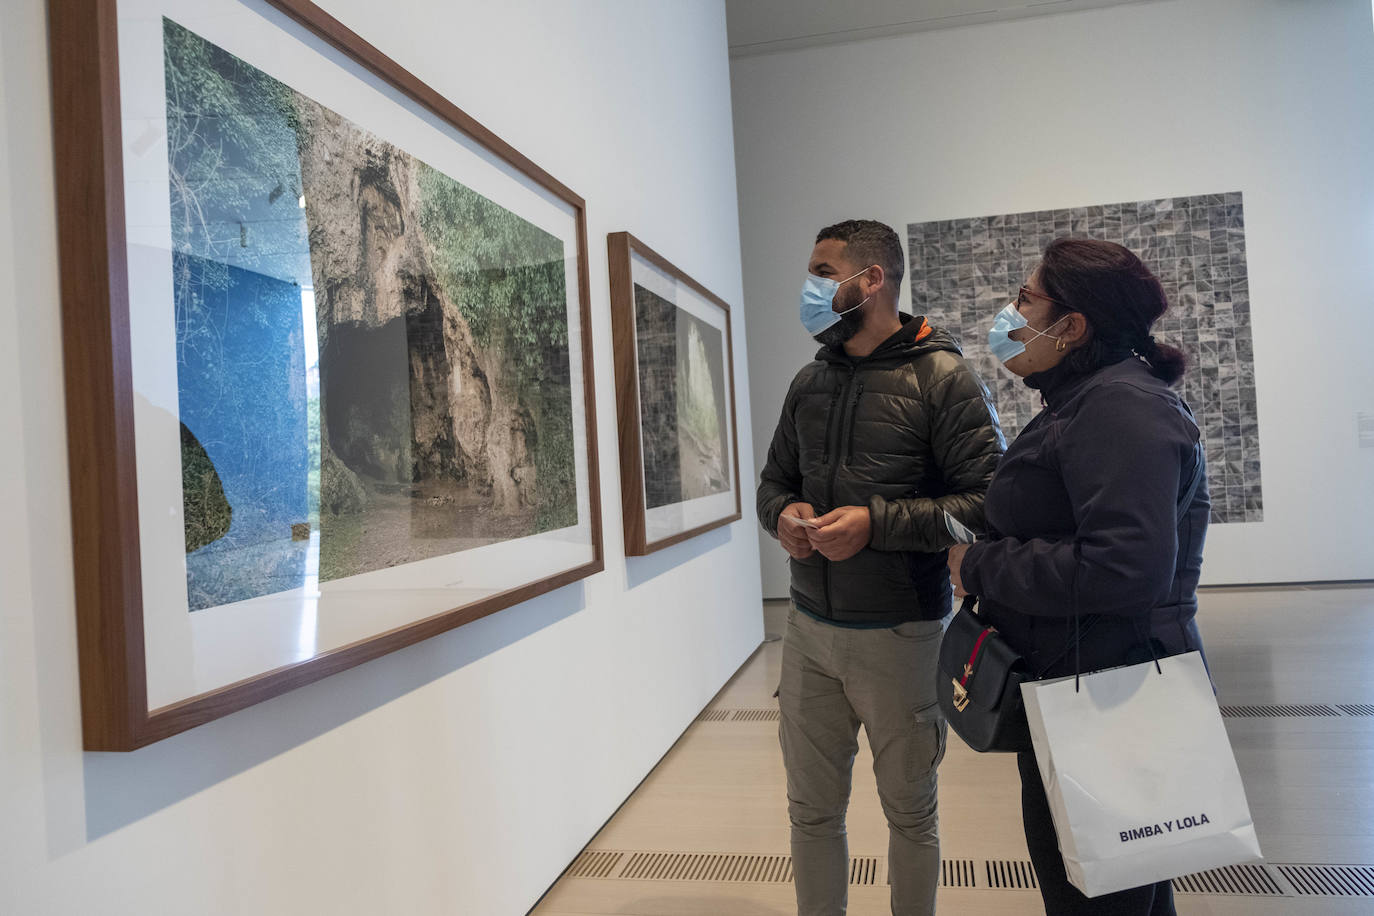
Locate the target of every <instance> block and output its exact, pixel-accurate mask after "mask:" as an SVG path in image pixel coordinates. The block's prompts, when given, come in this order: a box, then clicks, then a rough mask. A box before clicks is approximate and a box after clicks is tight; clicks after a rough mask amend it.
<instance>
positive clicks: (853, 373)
mask: <svg viewBox="0 0 1374 916" xmlns="http://www.w3.org/2000/svg"><path fill="white" fill-rule="evenodd" d="M858 373H859V370H858V369H857V368H855V367H854V366H850V367H849V379H848V380H847V381H845V383H844V387H843V388H841V389H840V391H839V392H838V397H837V398H836V399H835V400H836V401H842V400H844V398H845V397H846V395H848V393H849V389H850V388H851V387H853V385H854V380H855V379H856V378H857V377H858ZM855 400H856V401H857V400H858V399H857V398H856V399H855ZM831 403H832V404H833V403H835V401H832V402H831ZM848 418H849V405H848V404H846V405H845V406H844V409H843V411H842V412H841V413H840V424H839V429H838V430H837V433H838V435H837V441H836V442H835V460H834V461H833V462H831V465H830V486H829V487H828V488H827V489H826V494H825V498H826V510H827V511H831V510H833V509H834V508H835V480H836V479H837V478H838V477H839V476H840V462H841V459H842V458H843V455H841V454H840V452H841V449H843V448H844V442H843V435H844V429H845V421H846V420H848ZM829 438H830V437H829V435H827V436H826V440H827V441H826V457H827V458H828V457H829V455H830V442H829ZM822 559H823V560H824V562H823V563H822V564H821V569H822V572H823V573H824V579H825V612H826V616H827V617H833V616H834V614H835V602H834V599H833V598H832V597H831V595H830V561H829V560H825V558H824V557H822Z"/></svg>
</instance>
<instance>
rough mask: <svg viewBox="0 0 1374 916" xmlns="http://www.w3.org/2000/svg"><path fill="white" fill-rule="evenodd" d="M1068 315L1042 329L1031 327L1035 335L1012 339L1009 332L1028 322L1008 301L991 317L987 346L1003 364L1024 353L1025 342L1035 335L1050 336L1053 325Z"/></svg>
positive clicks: (1024, 325)
mask: <svg viewBox="0 0 1374 916" xmlns="http://www.w3.org/2000/svg"><path fill="white" fill-rule="evenodd" d="M1068 317H1069V316H1068V315H1064V316H1062V317H1060V319H1059V321H1056V322H1055V323H1054V324H1052V325H1050V326H1049V327H1048V328H1045V330H1043V331H1035V328H1031V330H1032V331H1035V337H1032V338H1031V339H1030V340H1013V339H1012V337H1011V332H1012V331H1015V330H1019V329H1020V328H1027V327H1030V323H1029V322H1028V321H1026V316H1025V315H1022V314H1021V311H1020V310H1019V309H1018V308H1017V307H1016V303H1015V302H1009V303H1007V307H1006V308H1004V309H1002V311H1000V312H998V313H997V317H996V318H995V319H993V322H992V328H991V329H989V330H988V348H989V349H991V350H992V355H993V356H995V357H997V359H998V361H999V362H1001V364H1002V365H1004V366H1005V365H1006V364H1007V363H1008V362H1010V361H1011V360H1013V359H1015V358H1016V357H1018V356H1020V355H1021V354H1022V353H1025V352H1026V344H1028V343H1030V342H1031V340H1035V338H1036V337H1050V331H1051V330H1053V329H1054V325H1055V324H1059V322H1060V321H1063V320H1064V319H1065V318H1068ZM1062 339H1063V338H1060V337H1050V340H1055V341H1059V340H1062Z"/></svg>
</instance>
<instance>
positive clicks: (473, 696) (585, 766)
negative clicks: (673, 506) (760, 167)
mask: <svg viewBox="0 0 1374 916" xmlns="http://www.w3.org/2000/svg"><path fill="white" fill-rule="evenodd" d="M224 2H226V3H239V2H240V0H224ZM243 2H246V3H247V5H248V6H249V7H251V8H253V9H256V10H258V11H260V12H261V14H262V15H264V16H269V15H271V13H270V11H269V10H268V9H267V8H266V7H265V5H263V4H259V3H257V2H256V0H243ZM321 6H323V7H324V8H325V10H326V11H327V12H328V13H330V14H332V15H333V16H335V17H337V18H338V19H339V20H340V21H342V22H343V23H344V24H345V25H347V26H348V27H350V28H351V29H353V30H354V31H356V32H358V33H359V34H360V35H361V36H363V38H365V39H366V40H367V41H369V42H370V43H372V44H373V45H375V46H376V47H377V48H379V49H380V50H381V51H383V52H384V53H386V54H388V55H390V56H391V57H392V58H394V59H395V60H396V61H397V62H398V63H400V64H401V65H402V66H404V67H406V68H407V69H409V70H410V71H411V72H413V73H414V74H415V75H416V76H417V77H418V78H419V79H421V80H423V81H424V82H426V83H428V84H429V85H430V86H431V87H433V88H434V89H435V90H437V91H438V92H439V93H440V94H442V95H444V96H445V97H446V98H447V99H448V100H449V101H451V102H453V103H454V104H456V105H458V106H459V107H460V108H462V109H463V110H464V111H465V112H466V113H467V114H468V115H471V116H472V117H473V118H475V119H476V120H477V121H479V122H480V123H482V124H483V125H484V126H485V127H487V128H489V129H490V130H492V131H493V132H494V133H496V134H497V135H498V136H500V137H501V138H502V139H503V140H505V141H507V142H509V143H510V144H511V145H512V146H513V147H515V148H516V149H517V150H518V151H519V152H520V153H522V154H523V155H525V156H527V157H528V158H529V159H531V160H532V161H533V162H535V163H536V164H537V165H539V166H540V167H542V168H544V169H546V170H547V171H548V172H550V173H551V174H552V175H553V176H554V177H555V178H557V179H558V180H559V181H561V182H563V183H565V184H566V185H567V186H568V187H570V188H571V189H573V190H574V191H575V192H576V193H577V194H579V195H581V196H582V197H583V198H584V199H585V200H586V203H587V208H586V213H587V230H588V254H589V262H588V267H589V275H590V293H591V311H592V344H593V352H594V354H595V385H596V411H597V414H596V426H595V432H596V437H597V441H598V447H599V454H600V462H601V467H600V492H601V510H602V516H603V524H604V540H605V558H606V570H605V572H602V573H599V574H597V575H595V576H593V577H591V578H589V579H586V580H583V581H581V582H578V583H575V584H574V585H571V586H568V587H566V588H563V589H560V590H558V591H556V592H553V593H551V594H548V595H545V596H543V597H541V598H538V599H536V600H534V601H531V602H528V603H526V604H522V605H518V606H516V607H512V608H509V609H507V610H504V611H500V612H498V613H496V614H494V615H492V616H490V617H486V618H483V619H481V620H478V621H476V622H474V623H471V624H468V625H465V626H463V627H459V628H458V629H456V630H452V631H450V632H448V633H444V634H442V635H440V636H437V637H434V638H432V639H429V640H427V641H425V642H422V643H419V644H417V645H414V646H411V647H409V648H407V649H403V650H401V651H399V652H395V653H393V654H391V655H388V656H385V657H382V658H379V659H376V660H374V661H371V662H368V663H366V664H363V665H361V666H360V667H357V668H354V669H352V670H349V671H346V672H343V673H342V674H338V675H334V676H332V677H328V678H325V679H324V680H322V681H319V682H317V683H314V684H311V685H309V686H307V687H304V688H301V689H298V690H295V691H292V692H290V693H287V694H285V695H283V696H280V697H277V698H275V699H272V700H269V701H267V702H264V703H261V704H259V705H257V706H253V707H250V708H248V709H246V710H244V711H242V712H238V713H235V714H233V715H230V716H227V717H225V718H223V719H220V720H217V721H214V722H211V723H209V724H207V725H203V726H201V727H199V728H195V729H192V730H191V731H189V732H186V733H183V734H180V735H176V736H174V737H172V738H168V739H166V740H164V741H160V742H158V743H156V744H153V745H151V746H149V747H146V748H143V749H141V750H139V751H135V752H132V753H127V754H93V753H83V752H82V751H81V723H80V701H79V693H78V681H77V652H76V627H75V611H74V606H73V602H74V597H73V585H72V566H71V564H72V547H71V540H72V522H71V520H70V502H69V498H68V489H67V452H66V422H65V417H64V413H63V407H62V403H63V382H62V379H63V371H62V370H63V367H62V358H61V339H62V338H61V326H60V314H59V311H58V277H59V273H58V270H59V267H58V262H57V230H56V212H55V190H54V188H55V180H56V179H55V176H54V167H53V141H52V104H53V101H52V98H51V92H50V90H49V88H48V86H49V77H48V74H49V53H48V42H47V38H48V35H47V12H46V4H45V2H44V0H15V2H9V3H6V4H5V5H4V10H3V13H0V213H3V214H4V216H3V217H0V374H2V376H3V381H2V382H0V431H3V435H4V439H5V443H6V448H5V449H3V450H0V518H3V519H4V522H5V524H4V525H0V819H3V821H4V823H5V825H6V826H5V829H4V830H3V831H0V912H3V913H7V914H8V913H15V914H20V913H24V914H28V913H51V914H68V913H70V914H76V913H89V912H100V913H104V914H123V913H128V914H133V913H148V912H176V913H191V912H194V913H197V914H238V913H255V914H258V913H262V914H273V913H298V912H312V913H313V912H326V911H327V912H337V913H388V912H396V913H401V912H404V913H415V914H423V913H436V914H437V913H481V914H484V916H485V914H516V913H523V912H525V911H526V910H527V909H528V908H529V907H530V906H532V905H533V903H534V902H535V900H536V899H537V898H538V897H539V895H540V894H541V893H542V892H543V891H544V890H545V889H546V888H547V887H548V886H549V885H550V884H551V883H552V882H553V881H554V880H555V879H556V878H557V876H558V875H559V873H560V872H561V871H562V869H563V868H564V867H565V866H566V865H567V864H568V863H569V862H571V861H572V859H573V857H574V856H575V855H576V854H577V852H578V851H579V850H580V849H581V847H582V846H583V845H584V844H585V843H586V842H587V841H588V840H590V839H591V837H592V836H593V835H594V833H595V832H596V830H597V829H599V827H600V826H601V825H602V823H603V822H604V821H605V820H606V819H607V818H608V817H610V815H611V814H612V812H613V811H614V810H615V808H616V807H617V806H618V805H619V804H620V803H621V802H622V801H623V800H624V799H625V798H626V797H627V796H628V795H629V793H630V792H631V791H632V790H633V788H634V787H635V786H636V785H637V784H638V782H639V781H640V780H641V779H642V778H643V777H644V776H645V775H646V774H647V773H648V771H649V770H650V769H651V768H652V767H653V766H654V764H655V763H656V762H657V761H658V760H659V758H660V757H661V756H662V755H663V754H664V753H665V752H666V751H667V750H668V748H669V747H670V746H671V744H672V743H673V741H674V740H675V739H676V738H677V737H678V735H679V734H680V733H681V732H682V731H683V730H684V729H685V728H686V727H687V725H688V724H689V723H690V722H691V721H692V719H693V718H694V717H695V715H696V714H697V713H698V712H699V711H700V709H701V708H702V707H703V706H704V705H705V704H706V703H707V702H708V701H709V700H710V698H711V696H712V695H713V694H714V693H715V692H716V691H717V690H718V689H719V688H720V686H721V685H722V684H723V683H724V682H725V681H726V679H728V677H729V676H730V675H731V674H732V673H733V672H734V671H735V670H736V669H737V668H738V666H739V665H740V664H741V663H742V662H743V661H744V660H745V658H747V657H748V656H749V654H750V653H751V652H752V651H753V650H754V649H755V647H756V646H757V645H758V643H759V641H760V640H761V638H762V635H763V634H762V626H761V617H760V614H759V598H760V585H759V573H758V569H759V563H758V553H757V544H758V542H757V540H756V538H755V535H754V526H753V521H752V518H753V516H752V511H750V507H751V506H752V503H753V483H752V474H751V473H750V469H751V468H752V467H753V465H754V457H753V454H752V448H751V440H750V436H749V434H748V430H749V429H750V428H751V422H752V421H751V415H750V410H749V398H748V391H749V380H748V373H747V370H746V357H745V354H746V345H747V334H748V331H747V327H748V324H749V320H748V318H749V316H748V309H747V308H746V305H745V302H744V298H743V295H742V290H741V285H740V279H739V278H740V254H739V252H740V247H739V237H738V210H737V192H736V184H735V159H734V149H733V140H732V124H731V117H730V104H731V100H730V87H729V68H728V60H727V57H726V36H725V16H724V10H723V7H722V6H721V5H720V4H718V3H709V4H674V5H669V4H653V5H648V4H637V3H631V2H612V0H605V2H599V0H598V2H585V3H579V4H577V5H576V6H575V7H571V6H570V7H567V8H564V7H563V6H560V5H556V4H555V5H551V4H545V3H538V2H534V0H526V2H516V3H511V4H502V5H500V6H499V7H497V6H492V5H485V6H484V5H480V4H461V5H460V4H445V3H438V2H433V0H401V2H398V3H393V4H387V5H385V6H378V5H377V4H374V3H368V2H363V0H326V2H322V3H321ZM620 230H629V231H631V232H634V233H635V234H636V235H637V236H639V237H640V238H642V239H644V240H645V242H647V243H648V244H651V245H653V246H654V248H655V249H656V250H658V251H661V252H663V253H664V254H665V255H668V256H670V257H671V258H672V260H673V261H674V262H675V263H676V264H678V265H680V266H681V267H682V268H683V269H684V270H686V271H689V272H690V273H691V275H692V276H693V277H694V278H696V279H698V280H700V281H701V282H702V283H703V284H704V285H706V286H707V287H709V288H710V289H711V290H712V291H713V292H714V293H717V294H718V295H720V296H721V297H722V298H723V299H724V300H726V301H727V302H729V303H730V304H731V306H732V309H733V311H732V316H733V321H734V325H733V332H734V339H735V341H736V346H735V352H734V365H733V367H732V368H733V372H734V380H735V387H736V391H737V395H736V405H737V409H738V413H739V426H740V437H739V441H740V456H739V458H740V466H741V471H742V478H743V479H742V481H741V483H742V488H741V489H742V493H741V496H742V499H743V502H744V506H745V509H746V511H745V518H744V519H743V520H741V521H739V522H735V523H733V524H731V525H729V526H727V527H723V528H719V529H716V530H713V531H710V532H708V533H706V534H704V535H702V536H700V537H698V538H695V539H692V540H690V541H687V542H685V543H682V544H677V545H675V546H673V547H670V548H668V549H665V550H663V551H660V552H658V553H656V554H654V555H652V556H649V557H641V558H633V559H628V560H627V559H626V558H625V556H624V552H623V549H622V548H623V544H622V540H623V539H622V534H621V525H620V518H621V516H620V499H619V468H618V466H617V461H616V455H617V448H616V411H615V398H614V391H615V380H614V373H613V367H612V360H611V327H610V310H609V302H608V273H607V258H606V245H605V239H606V235H607V234H608V233H610V232H614V231H620Z"/></svg>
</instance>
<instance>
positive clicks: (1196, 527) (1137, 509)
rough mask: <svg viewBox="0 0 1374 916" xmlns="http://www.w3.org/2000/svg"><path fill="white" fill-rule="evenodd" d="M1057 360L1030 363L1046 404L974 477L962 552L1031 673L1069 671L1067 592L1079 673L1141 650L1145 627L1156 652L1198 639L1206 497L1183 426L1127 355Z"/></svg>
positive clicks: (1171, 397) (1179, 411)
mask: <svg viewBox="0 0 1374 916" xmlns="http://www.w3.org/2000/svg"><path fill="white" fill-rule="evenodd" d="M1062 367H1063V364H1061V367H1056V369H1055V370H1051V371H1049V372H1047V373H1043V374H1042V378H1044V379H1045V381H1044V386H1043V387H1042V390H1041V394H1042V395H1043V396H1044V398H1045V401H1046V405H1047V406H1046V407H1045V409H1044V410H1043V411H1041V412H1040V413H1039V414H1038V415H1037V416H1036V417H1035V418H1034V419H1033V420H1031V422H1030V423H1028V424H1027V425H1026V427H1025V429H1024V430H1022V432H1021V435H1020V436H1018V437H1017V439H1016V441H1015V442H1013V443H1012V445H1011V446H1010V448H1008V449H1007V453H1006V456H1005V457H1004V458H1003V459H1002V463H1001V465H1000V466H999V467H998V470H997V473H996V475H995V476H994V477H993V480H992V483H991V485H990V486H989V488H988V493H987V502H986V512H987V521H988V525H989V530H990V535H989V539H988V540H986V541H980V542H979V543H977V544H975V545H973V546H972V547H971V548H970V549H969V551H968V553H967V554H966V555H965V556H964V560H963V563H962V565H961V566H960V574H961V576H962V578H963V584H964V589H965V590H966V591H968V592H969V593H970V594H975V595H978V596H979V598H980V599H981V600H980V604H981V608H982V613H983V614H984V615H985V616H986V617H987V618H988V620H989V622H990V623H991V624H992V625H993V626H995V627H997V628H998V630H1000V631H1001V632H1002V634H1003V635H1004V637H1005V638H1006V639H1007V641H1008V642H1009V643H1010V645H1011V646H1012V647H1014V648H1016V649H1017V650H1019V651H1020V652H1021V653H1022V655H1023V656H1025V658H1026V659H1027V661H1028V662H1029V663H1030V666H1031V668H1032V669H1033V671H1035V673H1036V674H1037V675H1038V676H1041V677H1056V676H1060V675H1065V674H1073V673H1074V665H1075V662H1074V651H1073V638H1072V637H1073V613H1074V607H1075V599H1076V600H1077V607H1078V608H1079V610H1080V612H1081V614H1082V615H1083V616H1082V618H1081V620H1082V627H1081V629H1080V645H1079V652H1080V653H1081V665H1082V671H1085V672H1087V671H1094V670H1098V669H1101V668H1109V667H1113V666H1116V665H1122V664H1132V663H1136V662H1140V661H1144V660H1148V659H1149V658H1150V644H1149V642H1148V641H1147V640H1148V639H1149V638H1153V639H1154V640H1156V642H1155V645H1154V648H1155V651H1156V652H1158V653H1159V654H1160V655H1161V656H1163V655H1175V654H1178V653H1181V652H1187V651H1191V650H1193V649H1199V650H1200V649H1201V648H1202V643H1201V639H1200V638H1199V636H1198V631H1197V626H1196V623H1195V621H1194V617H1195V615H1196V614H1197V593H1196V589H1197V583H1198V576H1199V574H1200V571H1201V569H1202V546H1203V541H1204V539H1205V538H1206V535H1207V521H1208V517H1209V515H1210V512H1211V499H1210V497H1209V496H1208V494H1207V486H1206V479H1205V466H1201V465H1204V462H1205V459H1204V456H1203V450H1202V449H1201V448H1199V447H1198V441H1199V436H1200V433H1199V430H1198V427H1197V424H1196V422H1195V421H1194V420H1193V417H1192V415H1191V414H1190V413H1189V411H1188V408H1187V406H1186V405H1185V404H1184V403H1183V400H1182V399H1181V398H1180V397H1179V396H1178V394H1177V393H1176V392H1175V391H1174V390H1173V389H1172V388H1170V387H1169V386H1168V385H1166V384H1165V383H1164V382H1163V381H1161V380H1160V379H1158V378H1156V377H1155V376H1154V375H1153V374H1151V372H1150V369H1149V367H1148V366H1147V365H1145V363H1143V362H1142V361H1141V360H1139V359H1137V358H1135V357H1130V358H1127V359H1125V360H1123V361H1121V362H1119V363H1116V364H1114V365H1111V366H1107V367H1104V368H1102V369H1098V370H1097V371H1095V372H1093V373H1091V374H1088V375H1078V376H1067V377H1066V375H1065V373H1064V372H1063V371H1062ZM1195 469H1196V470H1198V471H1199V472H1200V473H1202V474H1203V475H1204V476H1203V479H1202V480H1201V482H1200V483H1199V485H1198V487H1197V491H1196V494H1195V495H1194V496H1193V498H1192V500H1191V503H1190V504H1189V505H1188V506H1187V508H1186V509H1185V510H1184V511H1183V512H1181V513H1180V512H1179V500H1180V499H1181V498H1182V497H1183V496H1184V495H1185V494H1186V491H1187V487H1188V486H1189V485H1190V483H1192V481H1193V480H1194V477H1193V472H1194V470H1195ZM1180 516H1181V517H1180Z"/></svg>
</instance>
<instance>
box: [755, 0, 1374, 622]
mask: <svg viewBox="0 0 1374 916" xmlns="http://www.w3.org/2000/svg"><path fill="white" fill-rule="evenodd" d="M1370 15H1371V10H1370V4H1369V3H1368V2H1367V0H1306V2H1302V3H1294V2H1291V0H1151V2H1143V3H1136V4H1127V5H1124V6H1119V7H1115V8H1109V9H1102V10H1095V11H1087V12H1080V13H1072V14H1063V15H1057V16H1046V17H1043V18H1037V19H1027V20H1021V21H1016V22H1007V23H996V24H987V25H977V26H971V27H967V28H959V29H950V30H946V31H935V32H923V33H917V34H910V35H903V36H898V37H892V38H885V39H876V40H870V41H862V42H853V43H848V44H837V45H829V46H822V47H814V48H808V49H804V50H798V51H791V52H785V53H778V54H771V55H761V56H756V57H743V58H738V59H735V60H733V61H732V84H733V92H734V108H735V139H736V150H737V164H738V174H739V186H740V227H741V228H740V235H741V241H742V244H743V262H744V272H745V273H744V278H745V279H744V289H745V298H746V300H747V301H748V302H749V305H750V325H751V330H752V335H751V338H750V346H749V368H750V377H751V380H752V384H753V397H752V406H753V412H754V427H753V435H754V450H755V454H756V455H757V464H758V466H759V467H761V466H762V464H763V462H764V460H765V459H766V456H767V449H768V443H769V441H770V439H771V436H772V431H773V427H774V425H775V423H776V421H777V413H778V410H779V408H780V407H781V404H782V399H783V395H784V394H785V393H786V390H787V386H788V384H789V382H790V380H791V378H792V376H793V375H794V374H795V372H796V370H797V369H798V368H799V367H800V366H801V365H802V364H803V363H804V362H805V361H806V360H808V359H809V358H810V357H811V355H812V354H813V353H814V352H815V350H816V347H815V345H814V344H813V343H811V342H810V340H809V338H807V336H806V335H805V332H803V331H802V329H801V327H800V325H799V324H798V321H797V314H796V311H797V305H796V303H797V294H798V291H799V289H800V287H801V284H802V280H803V279H804V277H805V271H806V260H807V255H808V253H809V251H810V249H811V244H812V240H813V239H814V237H815V232H816V230H817V229H819V228H820V227H822V226H824V225H827V224H830V223H833V222H836V221H838V220H841V219H846V218H851V217H857V218H871V219H878V220H882V221H883V222H886V223H888V224H890V225H891V226H893V227H894V228H895V229H896V230H897V231H898V233H899V234H900V235H901V236H902V238H903V246H904V247H905V244H906V227H907V224H908V223H913V222H924V221H928V220H943V219H958V218H965V217H974V216H986V215H992V214H999V213H1019V212H1024V211H1030V210H1049V209H1058V208H1066V207H1081V206H1090V205H1094V204H1107V203H1117V202H1123V201H1137V200H1147V199H1155V198H1162V197H1174V196H1187V195H1194V194H1216V193H1222V192H1229V191H1241V192H1242V193H1243V194H1244V203H1245V229H1246V241H1247V252H1248V261H1249V278H1250V297H1251V315H1252V326H1253V335H1254V352H1255V373H1256V384H1257V397H1258V404H1259V434H1260V457H1261V468H1262V475H1263V498H1264V521H1263V522H1262V523H1248V524H1226V525H1215V526H1213V528H1212V530H1211V533H1210V535H1209V540H1208V545H1207V553H1206V561H1205V564H1204V567H1203V581H1204V583H1206V584H1229V583H1258V582H1290V581H1313V580H1342V579H1367V578H1371V577H1374V536H1371V534H1370V525H1371V522H1370V520H1371V517H1374V447H1370V446H1371V445H1374V440H1366V447H1364V448H1361V445H1360V436H1359V434H1358V432H1357V416H1358V415H1359V414H1360V413H1361V412H1365V413H1367V414H1370V415H1371V416H1374V307H1371V304H1370V303H1371V301H1372V300H1374V292H1371V291H1372V290H1374V96H1372V95H1371V92H1374V28H1371V22H1370ZM1011 293H1012V291H1011V290H1008V298H1010V297H1011ZM901 302H902V306H903V308H904V309H910V303H911V298H910V292H909V287H908V285H907V284H905V283H904V285H903V289H902V298H901ZM992 317H993V316H992V315H991V314H989V315H988V321H989V323H991V320H992ZM757 469H758V468H757V467H756V471H757ZM760 541H761V544H762V549H761V556H762V558H763V585H764V594H765V595H766V596H770V597H776V596H783V595H785V594H786V593H787V569H786V564H785V555H784V554H783V552H782V551H781V549H779V548H778V546H777V544H776V542H775V541H773V540H772V539H771V538H768V537H766V536H763V535H760Z"/></svg>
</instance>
